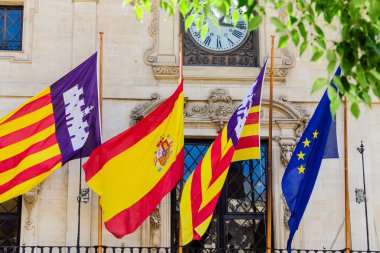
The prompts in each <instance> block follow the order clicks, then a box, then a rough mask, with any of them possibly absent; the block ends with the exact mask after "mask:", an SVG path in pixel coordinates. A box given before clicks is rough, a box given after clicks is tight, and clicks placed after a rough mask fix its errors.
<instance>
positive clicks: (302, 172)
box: [298, 165, 306, 174]
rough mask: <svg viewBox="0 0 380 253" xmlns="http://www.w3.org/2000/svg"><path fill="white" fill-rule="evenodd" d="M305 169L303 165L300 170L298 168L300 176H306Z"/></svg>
mask: <svg viewBox="0 0 380 253" xmlns="http://www.w3.org/2000/svg"><path fill="white" fill-rule="evenodd" d="M305 169H306V168H305V167H303V165H301V166H300V167H299V168H298V174H305Z"/></svg>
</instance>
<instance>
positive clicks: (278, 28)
mask: <svg viewBox="0 0 380 253" xmlns="http://www.w3.org/2000/svg"><path fill="white" fill-rule="evenodd" d="M270 21H271V23H272V24H273V25H274V26H275V27H276V32H278V33H283V32H286V31H287V27H286V25H285V24H284V23H282V21H281V20H280V19H279V18H277V17H271V18H270Z"/></svg>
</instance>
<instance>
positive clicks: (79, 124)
mask: <svg viewBox="0 0 380 253" xmlns="http://www.w3.org/2000/svg"><path fill="white" fill-rule="evenodd" d="M51 94H52V103H53V110H54V118H55V125H56V136H57V141H58V144H59V148H60V150H61V153H62V164H65V163H66V162H68V161H69V160H72V159H76V158H79V157H86V156H89V155H90V154H91V152H92V150H93V149H94V148H96V147H97V146H99V145H100V143H101V140H100V124H99V103H98V102H99V98H98V82H97V53H95V54H93V55H92V56H91V57H90V58H88V59H87V60H86V61H85V62H83V63H82V64H81V65H79V66H78V67H76V68H75V69H74V70H72V71H71V72H70V73H68V74H67V75H65V76H64V77H62V78H61V79H59V80H58V81H57V82H55V83H54V84H53V85H52V86H51Z"/></svg>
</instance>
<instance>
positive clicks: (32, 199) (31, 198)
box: [22, 185, 42, 230]
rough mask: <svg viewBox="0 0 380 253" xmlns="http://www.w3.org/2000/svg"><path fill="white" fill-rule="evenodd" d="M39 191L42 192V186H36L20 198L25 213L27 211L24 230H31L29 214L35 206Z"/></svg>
mask: <svg viewBox="0 0 380 253" xmlns="http://www.w3.org/2000/svg"><path fill="white" fill-rule="evenodd" d="M41 190H42V186H41V185H37V186H36V187H34V188H33V189H32V190H31V191H29V192H27V193H25V194H24V195H23V196H22V197H23V203H24V205H25V207H26V211H27V217H26V221H25V229H26V230H31V229H33V226H32V219H31V213H32V209H33V207H34V206H35V204H36V202H37V200H38V197H39V195H40V193H41Z"/></svg>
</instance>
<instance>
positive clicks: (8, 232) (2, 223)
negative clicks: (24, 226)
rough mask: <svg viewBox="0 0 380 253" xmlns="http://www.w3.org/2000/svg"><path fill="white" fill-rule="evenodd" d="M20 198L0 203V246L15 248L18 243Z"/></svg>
mask: <svg viewBox="0 0 380 253" xmlns="http://www.w3.org/2000/svg"><path fill="white" fill-rule="evenodd" d="M20 224H21V198H20V197H18V198H14V199H10V200H8V201H6V202H4V203H0V246H17V245H19V242H20Z"/></svg>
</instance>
